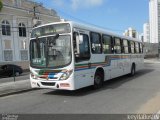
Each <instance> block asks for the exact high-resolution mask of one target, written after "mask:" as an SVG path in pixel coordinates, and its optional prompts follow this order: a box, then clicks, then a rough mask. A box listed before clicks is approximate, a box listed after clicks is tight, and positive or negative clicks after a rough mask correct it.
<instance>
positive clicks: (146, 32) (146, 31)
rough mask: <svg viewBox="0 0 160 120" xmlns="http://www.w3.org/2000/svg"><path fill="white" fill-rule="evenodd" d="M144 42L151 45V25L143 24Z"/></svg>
mask: <svg viewBox="0 0 160 120" xmlns="http://www.w3.org/2000/svg"><path fill="white" fill-rule="evenodd" d="M143 42H147V43H150V30H149V23H144V24H143Z"/></svg>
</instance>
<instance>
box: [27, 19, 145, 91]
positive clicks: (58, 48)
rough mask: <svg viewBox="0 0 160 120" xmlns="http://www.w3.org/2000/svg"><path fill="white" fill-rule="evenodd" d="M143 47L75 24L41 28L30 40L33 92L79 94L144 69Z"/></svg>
mask: <svg viewBox="0 0 160 120" xmlns="http://www.w3.org/2000/svg"><path fill="white" fill-rule="evenodd" d="M143 59H144V56H143V48H142V43H141V42H140V41H139V40H137V39H133V38H129V37H124V36H120V35H117V34H114V33H111V32H108V31H106V30H104V29H101V28H97V27H95V26H91V25H84V24H81V23H76V22H73V21H67V22H57V23H50V24H45V25H41V26H39V27H36V28H34V29H33V30H32V33H31V39H30V71H31V74H30V82H31V86H32V87H33V88H50V89H59V90H76V89H80V88H83V87H86V86H91V85H93V86H94V88H100V87H101V86H102V85H103V82H104V81H106V80H109V79H112V78H116V77H119V76H122V75H125V74H131V75H134V74H135V72H136V71H138V70H140V69H141V68H142V67H143Z"/></svg>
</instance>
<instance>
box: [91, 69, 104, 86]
mask: <svg viewBox="0 0 160 120" xmlns="http://www.w3.org/2000/svg"><path fill="white" fill-rule="evenodd" d="M103 76H104V75H103V73H101V72H100V71H97V72H96V74H95V76H94V85H93V88H94V89H99V88H101V87H102V86H103V78H104V77H103Z"/></svg>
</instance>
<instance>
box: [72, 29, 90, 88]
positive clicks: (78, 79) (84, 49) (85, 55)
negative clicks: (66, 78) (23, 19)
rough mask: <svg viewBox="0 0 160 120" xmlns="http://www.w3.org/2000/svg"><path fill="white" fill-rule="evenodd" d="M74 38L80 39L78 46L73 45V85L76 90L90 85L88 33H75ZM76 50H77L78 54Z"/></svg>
mask: <svg viewBox="0 0 160 120" xmlns="http://www.w3.org/2000/svg"><path fill="white" fill-rule="evenodd" d="M74 36H75V37H76V38H75V37H74V38H73V39H81V40H79V43H78V44H76V43H74V52H75V74H74V84H75V88H76V89H78V88H81V87H85V86H89V85H91V84H92V75H91V63H90V57H91V54H90V42H89V32H87V31H83V32H82V31H81V32H80V33H77V32H75V33H74ZM78 37H79V38H78ZM73 41H75V40H73ZM75 44H76V45H75ZM75 46H78V47H75ZM77 49H79V50H78V52H77Z"/></svg>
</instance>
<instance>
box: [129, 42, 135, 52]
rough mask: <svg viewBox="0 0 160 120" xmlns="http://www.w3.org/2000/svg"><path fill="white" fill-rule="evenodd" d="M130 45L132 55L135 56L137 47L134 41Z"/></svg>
mask: <svg viewBox="0 0 160 120" xmlns="http://www.w3.org/2000/svg"><path fill="white" fill-rule="evenodd" d="M130 45H131V53H132V54H134V53H135V45H134V42H133V41H130Z"/></svg>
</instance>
